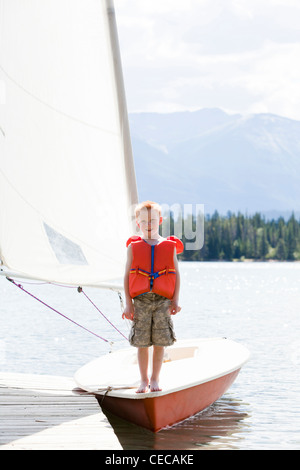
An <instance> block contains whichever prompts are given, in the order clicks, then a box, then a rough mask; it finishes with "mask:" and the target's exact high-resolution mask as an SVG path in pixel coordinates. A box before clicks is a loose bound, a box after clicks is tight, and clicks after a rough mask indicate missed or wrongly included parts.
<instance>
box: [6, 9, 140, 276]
mask: <svg viewBox="0 0 300 470" xmlns="http://www.w3.org/2000/svg"><path fill="white" fill-rule="evenodd" d="M0 83H1V84H2V90H3V88H4V91H3V93H2V95H4V98H5V99H3V100H2V104H0V259H1V261H2V263H3V264H4V266H6V267H7V268H8V269H10V270H12V271H14V272H17V273H19V274H22V275H25V276H26V277H30V278H34V279H43V280H46V281H50V282H59V283H67V284H71V285H101V283H103V282H108V281H111V280H114V279H117V278H120V277H122V274H123V267H124V257H125V253H126V247H125V243H126V239H127V237H128V236H129V235H130V234H131V232H132V225H131V224H132V222H131V217H130V211H129V208H130V207H131V205H132V204H135V203H136V202H137V190H136V181H135V174H134V166H133V161H132V154H131V145H130V138H129V129H128V117H127V109H126V104H125V99H124V90H123V82H122V74H121V65H120V58H119V49H118V41H117V35H116V24H115V17H114V8H113V4H112V1H111V0H0Z"/></svg>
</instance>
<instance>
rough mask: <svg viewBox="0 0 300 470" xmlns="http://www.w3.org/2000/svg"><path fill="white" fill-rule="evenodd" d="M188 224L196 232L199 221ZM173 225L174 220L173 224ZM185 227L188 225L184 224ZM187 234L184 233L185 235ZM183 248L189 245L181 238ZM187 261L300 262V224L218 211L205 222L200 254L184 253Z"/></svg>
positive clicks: (193, 220) (290, 220) (198, 251)
mask: <svg viewBox="0 0 300 470" xmlns="http://www.w3.org/2000/svg"><path fill="white" fill-rule="evenodd" d="M189 217H191V218H192V220H190V221H189V223H190V224H191V225H192V226H193V228H194V229H195V227H196V219H195V217H194V216H192V215H191V216H189ZM173 223H174V220H173ZM184 223H185V221H184ZM183 232H184V231H183ZM182 241H183V243H184V245H186V243H187V242H190V240H188V239H187V238H185V236H184V234H183V237H182ZM179 259H181V260H184V261H213V260H225V261H233V260H240V261H243V260H247V259H251V260H261V261H263V260H281V261H296V260H300V221H299V220H296V218H295V215H294V214H292V215H291V216H290V218H289V219H288V220H285V219H284V218H283V217H279V218H278V219H277V220H274V219H272V220H265V218H264V216H263V215H261V214H260V213H256V214H254V215H251V216H248V215H243V214H241V213H238V214H234V213H231V212H228V213H227V215H226V216H223V215H220V214H219V213H218V212H217V211H216V212H215V213H214V214H213V215H210V216H209V215H208V216H206V217H205V219H204V243H203V247H202V248H201V249H199V250H185V251H184V253H183V254H181V255H179Z"/></svg>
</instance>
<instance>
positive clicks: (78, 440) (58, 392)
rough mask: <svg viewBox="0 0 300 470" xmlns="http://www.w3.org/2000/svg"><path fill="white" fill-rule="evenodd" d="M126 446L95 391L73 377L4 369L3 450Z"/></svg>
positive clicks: (0, 380)
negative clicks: (89, 391) (82, 387)
mask: <svg viewBox="0 0 300 470" xmlns="http://www.w3.org/2000/svg"><path fill="white" fill-rule="evenodd" d="M74 449H76V450H122V446H121V445H120V442H119V440H118V438H117V436H116V434H115V433H114V431H113V428H112V427H111V425H110V424H109V422H108V420H107V418H106V416H105V415H104V414H103V412H102V411H101V408H100V406H99V404H98V402H97V400H96V398H95V397H94V396H93V395H90V394H87V393H86V392H83V391H82V390H78V389H77V388H76V384H75V383H74V381H73V379H71V378H67V377H55V376H49V375H48V376H47V375H28V374H13V373H1V372H0V450H74Z"/></svg>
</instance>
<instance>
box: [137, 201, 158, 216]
mask: <svg viewBox="0 0 300 470" xmlns="http://www.w3.org/2000/svg"><path fill="white" fill-rule="evenodd" d="M142 209H147V210H151V209H154V210H156V211H157V212H158V215H159V217H161V207H160V205H159V204H158V203H157V202H154V201H144V202H141V203H140V204H138V205H137V206H136V208H135V211H134V212H135V218H136V219H137V218H138V217H139V215H140V212H141V210H142Z"/></svg>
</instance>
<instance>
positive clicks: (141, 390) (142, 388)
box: [135, 380, 149, 393]
mask: <svg viewBox="0 0 300 470" xmlns="http://www.w3.org/2000/svg"><path fill="white" fill-rule="evenodd" d="M148 385H149V382H148V380H143V381H142V382H141V385H140V386H139V388H138V389H137V391H136V392H135V393H146V392H147V391H148Z"/></svg>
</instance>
